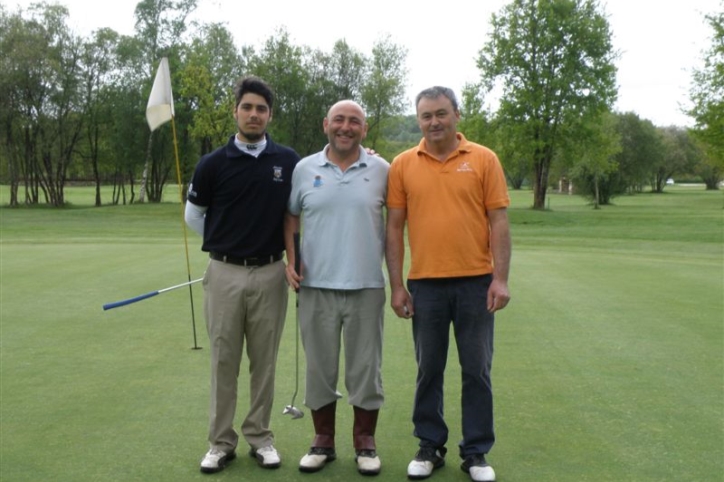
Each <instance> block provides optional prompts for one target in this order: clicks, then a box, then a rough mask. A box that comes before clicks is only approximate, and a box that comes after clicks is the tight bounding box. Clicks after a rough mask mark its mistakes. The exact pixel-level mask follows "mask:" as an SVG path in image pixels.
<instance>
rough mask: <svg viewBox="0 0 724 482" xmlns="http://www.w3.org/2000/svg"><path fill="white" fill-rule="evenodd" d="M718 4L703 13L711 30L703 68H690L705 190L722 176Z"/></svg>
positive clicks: (723, 87) (723, 48) (722, 18)
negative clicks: (693, 69)
mask: <svg viewBox="0 0 724 482" xmlns="http://www.w3.org/2000/svg"><path fill="white" fill-rule="evenodd" d="M720 7H721V10H722V11H719V12H715V13H711V14H709V15H706V16H705V18H706V21H707V23H708V24H709V27H711V29H712V30H713V36H712V45H711V47H710V48H709V49H708V50H707V51H706V52H705V55H704V66H703V68H701V69H700V70H695V71H694V73H693V76H692V85H691V89H690V97H691V101H692V103H693V105H694V106H693V108H692V109H691V110H690V111H689V115H690V116H691V117H693V118H694V120H695V122H696V124H695V126H694V129H693V133H694V135H695V136H696V137H697V138H698V139H699V140H700V141H701V142H702V143H703V145H704V148H705V151H706V152H705V156H704V160H703V161H702V164H700V166H699V171H700V173H701V175H702V179H703V180H704V182H705V183H706V188H707V189H718V188H719V183H720V182H721V180H722V178H724V2H720Z"/></svg>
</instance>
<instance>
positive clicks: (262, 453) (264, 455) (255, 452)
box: [249, 445, 282, 469]
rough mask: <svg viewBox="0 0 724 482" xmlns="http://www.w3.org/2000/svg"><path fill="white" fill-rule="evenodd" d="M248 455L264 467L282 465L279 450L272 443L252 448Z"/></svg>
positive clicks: (269, 467)
mask: <svg viewBox="0 0 724 482" xmlns="http://www.w3.org/2000/svg"><path fill="white" fill-rule="evenodd" d="M249 455H250V456H252V457H254V458H256V461H257V462H258V463H259V465H260V466H261V467H264V468H265V469H278V468H279V467H280V466H281V465H282V459H281V457H280V456H279V452H277V449H275V448H274V446H273V445H267V446H266V447H262V448H259V449H255V448H252V449H251V450H250V451H249Z"/></svg>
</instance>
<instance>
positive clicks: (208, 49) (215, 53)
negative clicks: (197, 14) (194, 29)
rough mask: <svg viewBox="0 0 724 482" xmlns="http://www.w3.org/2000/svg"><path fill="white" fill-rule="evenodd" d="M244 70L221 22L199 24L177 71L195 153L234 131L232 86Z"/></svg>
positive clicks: (225, 137)
mask: <svg viewBox="0 0 724 482" xmlns="http://www.w3.org/2000/svg"><path fill="white" fill-rule="evenodd" d="M244 70H245V63H244V59H243V58H242V56H241V54H240V53H239V51H238V50H237V49H236V47H235V45H234V38H233V36H232V35H231V32H229V30H227V29H226V27H224V26H223V25H221V24H211V25H205V26H202V27H201V28H200V30H199V32H198V36H197V37H195V38H194V39H193V40H192V41H191V43H190V45H189V47H188V49H187V51H186V54H185V63H184V65H183V67H182V69H181V70H180V71H179V73H178V76H179V79H180V80H179V84H180V88H179V93H180V94H181V96H183V97H184V98H185V99H186V100H187V102H188V104H189V106H188V107H189V111H190V112H191V121H190V125H189V135H191V136H192V137H194V138H195V139H197V140H198V141H199V144H200V152H198V156H201V155H204V154H206V153H208V152H211V151H212V150H213V149H214V148H216V147H217V146H219V145H221V144H224V143H225V142H226V140H227V137H228V136H229V135H231V134H232V133H233V132H234V131H235V124H234V118H233V116H232V113H233V110H234V93H233V91H232V86H233V85H234V83H235V82H236V80H237V79H238V78H240V77H241V76H242V75H243V74H244ZM198 156H197V157H198Z"/></svg>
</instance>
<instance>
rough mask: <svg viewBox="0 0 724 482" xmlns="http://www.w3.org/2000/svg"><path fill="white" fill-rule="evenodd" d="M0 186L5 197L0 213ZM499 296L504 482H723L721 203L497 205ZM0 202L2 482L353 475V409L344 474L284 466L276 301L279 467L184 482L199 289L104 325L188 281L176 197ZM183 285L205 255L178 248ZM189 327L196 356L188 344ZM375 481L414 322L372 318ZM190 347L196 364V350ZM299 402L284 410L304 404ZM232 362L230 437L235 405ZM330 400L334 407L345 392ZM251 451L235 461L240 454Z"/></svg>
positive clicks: (289, 450) (296, 442)
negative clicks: (504, 264) (377, 327)
mask: <svg viewBox="0 0 724 482" xmlns="http://www.w3.org/2000/svg"><path fill="white" fill-rule="evenodd" d="M6 194H7V191H6V190H3V189H0V204H3V205H4V204H6V203H7V199H8V198H7V195H6ZM511 194H512V199H513V205H512V207H511V209H510V220H511V229H512V233H513V241H514V251H513V252H514V254H513V266H512V272H511V280H510V287H511V292H512V296H513V299H512V302H511V304H510V306H509V307H508V308H507V309H506V310H504V311H503V312H501V313H500V315H499V316H498V318H497V319H498V323H497V325H498V326H497V332H496V356H495V361H494V370H493V377H494V384H495V390H496V417H497V418H496V425H497V434H498V442H497V444H496V445H495V447H494V449H493V451H492V452H491V454H490V456H489V461H490V462H491V463H492V464H493V465H494V467H495V468H496V471H497V473H498V479H499V481H502V482H513V481H520V482H528V481H533V480H535V481H570V482H579V481H621V480H625V481H662V480H666V481H674V480H683V479H692V480H702V481H713V480H721V474H722V473H724V457H722V448H723V447H724V426H723V421H724V299H723V297H724V252H723V249H724V248H723V247H724V234H723V230H724V223H722V220H723V214H724V210H722V207H723V205H724V203H723V202H722V201H723V198H722V193H720V192H706V191H704V190H703V189H701V188H700V187H691V188H687V187H675V188H673V189H670V191H669V192H668V193H666V194H663V195H653V194H641V195H637V196H631V197H622V198H616V199H615V205H613V206H606V207H604V208H603V209H600V210H593V209H592V208H591V206H590V205H588V204H587V203H586V202H585V201H584V200H582V199H581V198H579V197H576V196H562V195H556V194H553V195H551V198H550V199H551V201H550V208H551V209H550V210H549V211H545V212H540V211H533V210H530V209H529V208H528V207H529V206H530V203H531V199H532V198H531V194H530V192H513V193H511ZM67 197H68V199H69V200H70V202H71V203H72V205H71V206H70V207H69V208H66V209H61V210H58V209H51V208H44V207H38V208H21V209H9V208H7V207H2V208H0V343H1V346H0V348H1V351H0V355H1V359H0V411H1V422H2V431H1V435H0V437H1V438H2V440H1V441H0V479H1V480H3V481H5V480H8V481H26V480H28V481H30V480H42V479H45V480H58V481H136V480H137V481H178V480H207V481H208V480H210V479H213V480H255V481H262V482H263V481H275V480H279V481H288V480H307V479H311V478H317V479H320V480H327V481H342V480H349V479H350V478H355V477H361V476H359V475H357V474H356V471H355V467H354V463H353V453H352V449H351V433H350V430H351V413H350V410H349V408H348V407H347V406H346V404H344V403H343V404H341V405H340V407H339V420H338V433H339V435H338V452H339V456H340V457H339V460H338V461H337V462H335V463H334V464H331V465H330V466H329V467H328V468H325V470H324V471H323V472H322V473H320V474H317V475H311V476H309V475H305V474H300V473H299V472H298V471H297V470H296V464H297V462H298V459H299V457H301V455H302V454H303V453H304V452H305V451H306V449H307V446H308V444H309V441H310V440H311V436H312V427H311V420H310V417H309V413H308V412H309V411H308V410H306V409H305V412H306V416H305V417H304V418H303V419H301V420H294V421H293V420H291V419H290V418H288V417H286V416H282V414H281V410H282V408H283V406H284V405H285V404H287V403H289V401H290V399H291V395H292V393H293V390H294V374H295V359H294V347H295V339H294V335H295V331H294V308H293V306H294V304H293V297H290V309H289V312H288V316H287V329H286V330H285V335H284V340H283V342H282V343H283V345H282V352H281V355H280V361H279V369H278V378H277V399H276V402H275V409H274V418H273V420H272V424H273V428H274V430H275V433H276V436H277V447H278V448H279V450H280V451H281V453H282V456H283V458H284V462H283V467H282V468H281V469H280V470H277V471H265V470H262V469H259V468H257V467H256V465H255V463H254V461H253V460H252V459H251V458H249V457H244V456H242V457H240V459H239V460H237V461H235V462H234V463H233V464H232V465H231V466H230V467H229V469H227V470H226V471H224V472H223V473H221V474H218V475H215V476H211V477H208V476H203V475H202V474H200V473H199V472H198V461H199V459H200V457H201V455H202V454H203V452H204V451H205V449H206V442H205V437H206V424H207V422H206V417H207V413H206V411H207V399H208V356H209V353H208V348H207V342H206V336H205V328H204V320H203V314H202V313H203V310H202V306H203V291H202V290H201V288H200V286H199V285H195V286H194V287H193V288H192V290H191V293H192V294H193V301H194V307H195V310H194V312H193V316H192V312H191V307H190V300H189V298H190V297H189V290H186V289H180V290H176V291H172V292H169V293H166V294H163V295H160V296H158V297H154V298H151V299H149V300H146V301H143V302H140V303H136V304H133V305H129V306H126V307H121V308H117V309H114V310H110V311H106V312H104V311H103V310H102V309H101V306H102V305H103V304H104V303H107V302H111V301H116V300H119V299H124V298H128V297H131V296H136V295H138V294H141V293H145V292H149V291H153V290H156V289H160V288H164V287H167V286H171V285H175V284H177V283H181V282H183V281H186V279H187V277H188V273H187V268H186V259H185V243H184V240H183V234H182V232H183V231H182V224H181V211H180V204H179V203H178V202H177V201H176V199H177V198H178V192H177V191H175V192H174V191H173V190H170V191H169V192H168V193H167V195H166V197H167V198H168V200H167V201H165V202H164V203H162V204H145V205H130V206H103V207H100V208H94V207H91V204H92V200H93V193H92V190H91V189H88V188H71V189H70V190H69V192H68V194H67ZM188 246H189V262H190V266H191V275H192V278H196V277H200V276H201V275H202V273H203V270H204V267H205V265H206V257H205V256H204V255H203V253H201V252H200V249H199V247H200V240H199V239H198V237H197V236H196V234H195V233H188ZM192 323H195V325H196V327H195V328H196V330H195V333H196V335H197V342H194V336H193V335H194V330H193V326H192ZM385 330H386V331H385V346H384V374H383V375H384V383H385V389H386V395H387V402H386V405H385V407H384V408H383V410H382V412H381V417H380V426H379V429H378V435H377V439H378V448H379V452H380V455H381V458H382V460H383V472H382V474H381V475H380V476H379V477H377V479H376V480H380V481H391V480H403V479H404V478H405V468H406V466H407V463H408V461H409V459H410V458H411V457H412V456H413V455H414V452H415V445H416V440H415V439H414V438H413V437H412V435H411V430H412V426H411V423H410V408H411V403H412V395H413V391H414V379H415V364H414V357H413V352H412V341H411V335H410V329H409V323H408V322H406V321H402V320H399V319H397V318H396V317H394V315H393V314H392V313H391V312H390V311H389V310H388V316H387V318H386V326H385ZM195 345H198V346H200V347H201V349H198V350H194V349H192V348H193V347H194V346H195ZM456 356H457V354H456V352H455V350H454V349H453V350H451V353H450V355H449V361H448V366H449V368H448V377H447V382H446V383H447V391H446V407H445V410H446V416H447V418H448V421H449V422H450V431H451V433H450V441H449V444H448V448H449V449H450V453H449V455H448V466H447V467H446V468H444V469H441V470H440V471H438V472H437V473H436V474H435V475H434V476H433V478H435V479H439V480H458V481H464V480H469V479H468V476H467V475H466V474H464V473H463V472H462V471H460V470H459V469H458V468H457V457H456V455H457V450H456V449H455V445H456V444H457V442H458V440H459V439H460V437H461V433H460V424H459V415H460V407H459V401H458V396H459V391H460V381H459V371H458V369H457V360H456ZM303 361H304V360H303V357H302V359H301V366H300V372H301V374H302V375H301V378H302V380H301V387H302V388H301V390H300V395H299V396H298V398H297V405H298V406H302V400H303V395H304V393H303V392H304V390H303V373H304V372H303V369H304V367H303ZM245 372H246V368H245V367H242V382H241V384H240V387H241V390H240V406H239V414H240V417H239V420H238V421H239V423H240V420H241V414H243V413H244V410H245V407H246V406H247V392H246V382H247V378H246V376H245ZM340 389H341V390H342V392H343V393H344V387H343V384H340ZM244 450H245V449H244V448H243V447H242V446H240V452H241V455H243V451H244Z"/></svg>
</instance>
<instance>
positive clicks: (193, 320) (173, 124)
mask: <svg viewBox="0 0 724 482" xmlns="http://www.w3.org/2000/svg"><path fill="white" fill-rule="evenodd" d="M171 128H172V129H173V150H174V154H175V155H176V178H177V179H178V193H179V198H181V226H182V227H183V231H184V246H185V247H186V272H187V273H188V277H189V283H191V263H190V262H189V241H188V236H187V234H186V221H185V219H184V190H183V185H182V184H181V165H180V163H179V160H178V143H177V142H176V122H175V121H174V118H173V117H171ZM189 300H190V301H191V326H192V327H193V332H194V347H193V350H199V349H200V348H201V347H200V346H198V345H197V344H196V316H195V314H194V292H193V290H192V289H191V284H189Z"/></svg>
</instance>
